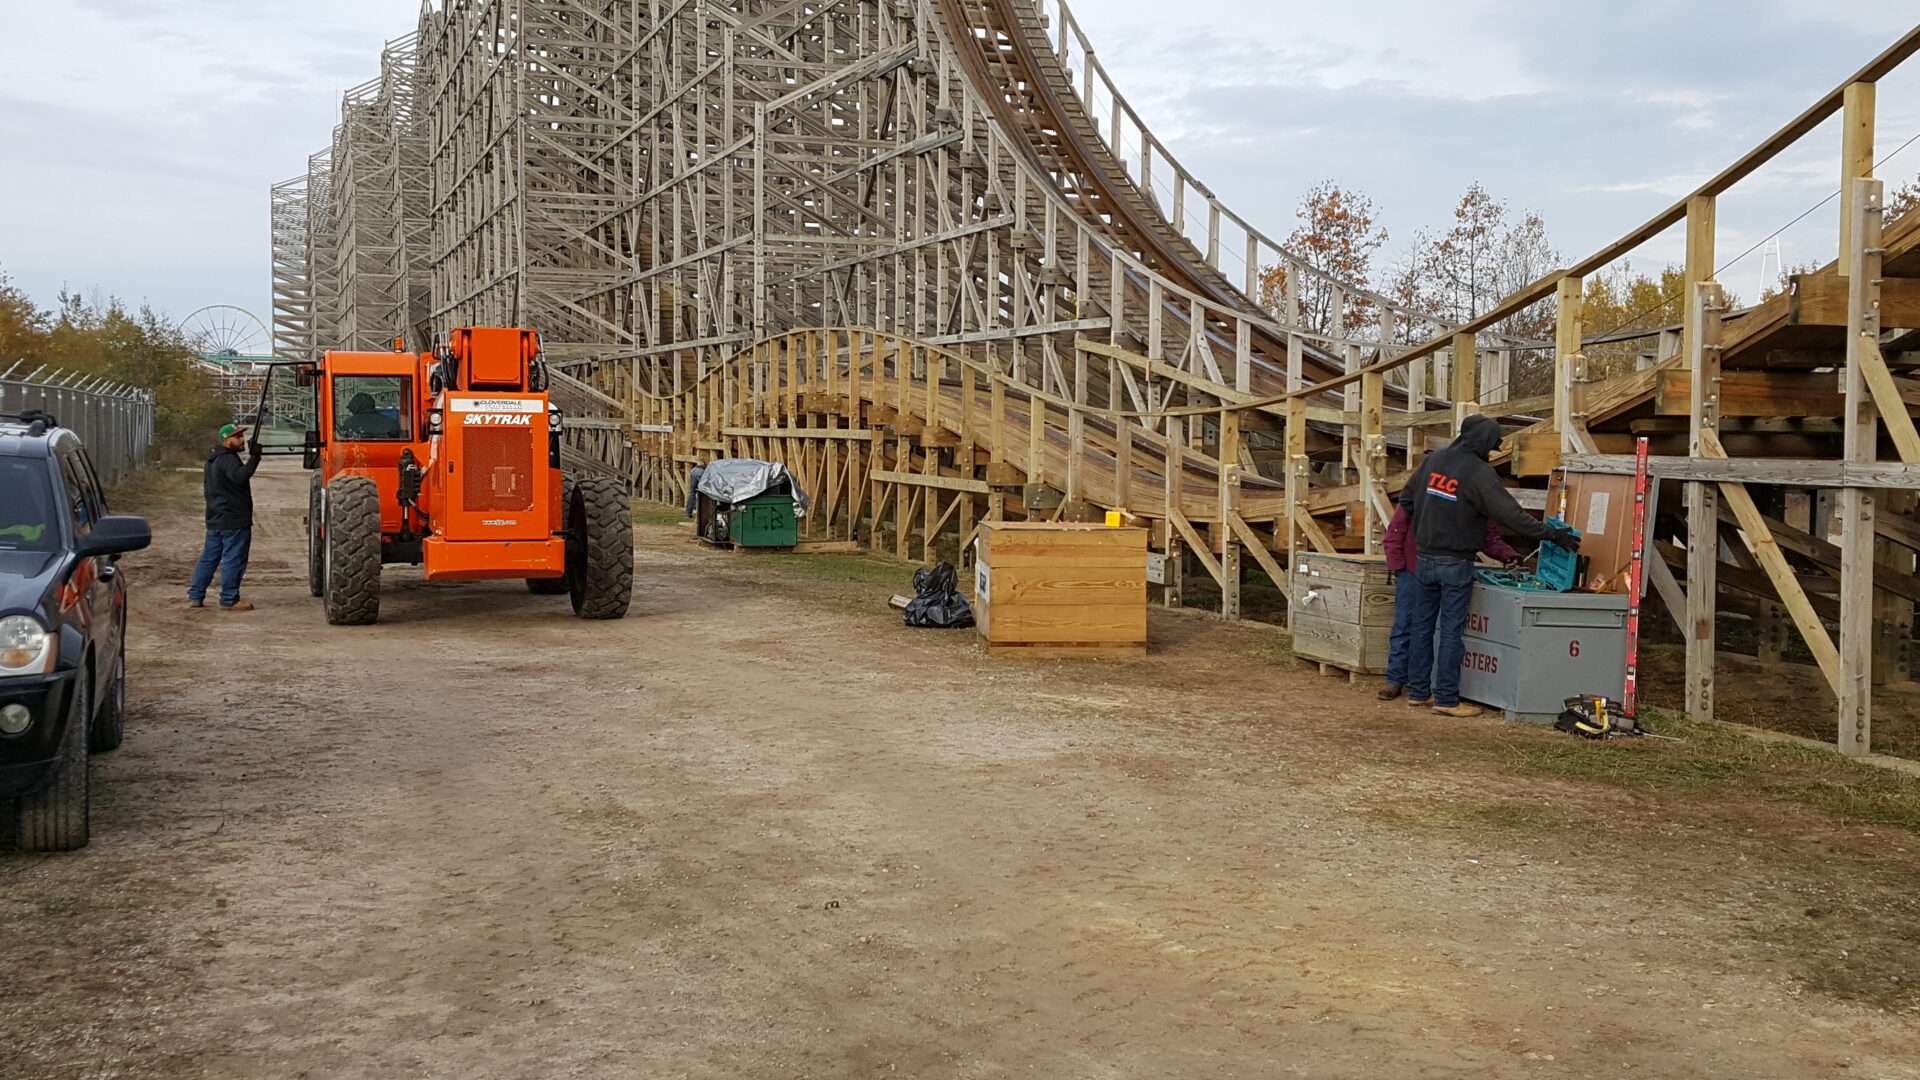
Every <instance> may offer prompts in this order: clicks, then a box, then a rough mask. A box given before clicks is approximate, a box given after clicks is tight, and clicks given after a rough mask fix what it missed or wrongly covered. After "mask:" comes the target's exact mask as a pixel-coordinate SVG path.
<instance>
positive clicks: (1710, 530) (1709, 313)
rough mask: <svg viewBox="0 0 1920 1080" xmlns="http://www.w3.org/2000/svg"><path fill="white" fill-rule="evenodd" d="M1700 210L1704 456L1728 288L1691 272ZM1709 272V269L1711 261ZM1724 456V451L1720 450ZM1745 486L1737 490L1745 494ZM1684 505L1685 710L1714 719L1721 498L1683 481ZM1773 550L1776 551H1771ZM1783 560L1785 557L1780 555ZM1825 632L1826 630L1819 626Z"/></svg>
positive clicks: (1696, 288) (1693, 338)
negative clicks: (1697, 264) (1697, 251)
mask: <svg viewBox="0 0 1920 1080" xmlns="http://www.w3.org/2000/svg"><path fill="white" fill-rule="evenodd" d="M1702 213H1703V214H1704V215H1705V216H1706V218H1707V220H1708V222H1709V224H1708V231H1707V233H1706V236H1705V238H1704V241H1703V240H1702V239H1701V238H1699V237H1696V236H1695V230H1694V227H1693V223H1694V216H1693V214H1692V213H1689V216H1688V229H1687V240H1688V244H1687V248H1688V268H1689V277H1688V297H1687V326H1688V334H1687V338H1686V340H1687V343H1688V347H1689V352H1688V354H1687V361H1686V362H1687V367H1688V368H1689V370H1690V371H1691V374H1692V376H1693V393H1692V395H1691V398H1690V407H1691V408H1690V416H1691V424H1690V427H1691V430H1690V432H1689V436H1688V442H1689V449H1690V450H1692V452H1693V453H1694V455H1695V456H1706V455H1707V453H1708V450H1707V447H1708V446H1709V445H1713V446H1718V442H1717V441H1716V440H1715V439H1714V435H1715V432H1716V429H1717V428H1718V427H1719V423H1720V420H1719V412H1718V406H1717V404H1716V400H1715V394H1716V392H1717V388H1718V386H1719V384H1720V379H1719V375H1720V337H1721V316H1722V315H1723V314H1725V311H1726V292H1725V290H1723V289H1722V288H1721V287H1720V286H1719V285H1718V284H1717V283H1715V282H1713V281H1710V280H1704V279H1698V278H1694V277H1692V276H1691V275H1692V269H1693V256H1694V247H1695V245H1696V244H1698V243H1701V242H1704V243H1706V244H1708V245H1711V244H1712V240H1713V237H1712V233H1711V216H1712V203H1711V200H1707V203H1706V206H1705V208H1704V210H1703V211H1702ZM1708 273H1709V274H1711V273H1712V268H1711V266H1709V267H1708ZM1719 456H1722V457H1724V456H1725V454H1724V453H1722V454H1721V455H1719ZM1745 493H1746V492H1745V489H1742V490H1741V494H1742V495H1745ZM1686 509H1687V619H1686V629H1685V631H1684V635H1683V636H1684V638H1685V642H1686V663H1687V674H1686V710H1687V715H1688V716H1689V717H1691V718H1692V719H1695V720H1711V719H1713V684H1714V663H1715V660H1716V648H1715V647H1716V642H1717V634H1716V630H1715V614H1716V613H1715V610H1714V600H1715V598H1716V596H1717V594H1718V592H1719V588H1718V584H1717V582H1716V581H1715V580H1714V575H1715V574H1716V573H1717V572H1718V571H1719V567H1720V526H1719V518H1720V497H1719V493H1718V492H1716V491H1715V490H1714V487H1713V486H1712V485H1711V484H1704V483H1698V482H1694V483H1689V484H1688V485H1687V486H1686ZM1775 554H1776V555H1777V554H1778V552H1775ZM1782 562H1783V563H1784V559H1783V560H1782ZM1823 632H1824V631H1823Z"/></svg>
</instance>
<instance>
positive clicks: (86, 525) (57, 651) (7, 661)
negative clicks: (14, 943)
mask: <svg viewBox="0 0 1920 1080" xmlns="http://www.w3.org/2000/svg"><path fill="white" fill-rule="evenodd" d="M150 540H151V535H150V533H149V532H148V529H147V521H146V519H145V518H138V517H113V516H110V515H108V513H107V501H106V497H105V496H104V495H103V494H102V493H101V490H100V483H99V481H98V479H96V478H95V476H94V471H93V464H92V462H90V461H89V460H88V459H87V451H86V448H85V447H83V446H81V445H80V439H79V437H78V436H76V435H75V434H74V433H73V432H71V431H68V430H66V429H65V428H62V427H61V426H60V425H59V424H58V422H57V421H55V420H54V418H53V417H51V416H48V415H47V414H45V413H38V412H27V413H19V414H0V848H4V847H8V846H17V847H22V848H26V849H28V850H31V851H71V850H73V849H74V848H79V847H85V846H86V843H87V815H88V809H89V806H88V794H87V793H88V782H87V753H88V751H89V750H112V749H113V748H114V747H117V746H119V745H120V734H121V723H122V711H123V708H124V706H125V703H126V694H127V680H126V673H127V668H126V664H127V661H126V653H125V644H126V629H127V585H126V581H125V580H124V576H123V575H122V574H121V573H120V570H119V568H118V567H117V566H115V565H114V564H115V563H116V562H118V561H119V558H120V555H121V554H122V553H123V552H128V551H137V550H139V549H140V548H143V547H146V546H147V544H148V543H149V542H150Z"/></svg>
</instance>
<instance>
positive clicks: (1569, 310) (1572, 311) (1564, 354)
mask: <svg viewBox="0 0 1920 1080" xmlns="http://www.w3.org/2000/svg"><path fill="white" fill-rule="evenodd" d="M1583 285H1584V283H1583V282H1582V280H1581V279H1580V278H1578V277H1574V276H1571V275H1569V276H1567V277H1563V278H1561V279H1560V283H1559V285H1558V286H1556V287H1555V290H1554V331H1553V343H1554V344H1553V378H1552V385H1553V426H1554V430H1556V431H1558V432H1559V433H1560V452H1561V453H1563V454H1575V453H1579V452H1581V451H1583V450H1591V449H1593V446H1592V442H1593V440H1592V439H1591V438H1590V437H1587V435H1586V430H1587V426H1586V412H1585V406H1586V401H1585V396H1584V391H1585V389H1586V381H1587V357H1586V354H1584V353H1582V352H1581V351H1580V338H1581V329H1582V325H1581V309H1582V306H1583V302H1584V301H1585V299H1586V293H1585V292H1584V291H1583Z"/></svg>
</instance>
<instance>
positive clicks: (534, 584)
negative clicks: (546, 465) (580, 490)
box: [527, 476, 573, 596]
mask: <svg viewBox="0 0 1920 1080" xmlns="http://www.w3.org/2000/svg"><path fill="white" fill-rule="evenodd" d="M572 513H573V478H572V477H570V476H563V477H561V478H560V528H561V531H562V532H565V531H566V522H567V519H568V517H569V516H570V515H571V514H572ZM527 591H528V592H530V593H532V594H533V595H535V596H564V595H566V593H567V592H568V591H569V590H568V589H567V579H566V576H565V575H564V574H563V575H561V576H560V577H530V578H528V579H527Z"/></svg>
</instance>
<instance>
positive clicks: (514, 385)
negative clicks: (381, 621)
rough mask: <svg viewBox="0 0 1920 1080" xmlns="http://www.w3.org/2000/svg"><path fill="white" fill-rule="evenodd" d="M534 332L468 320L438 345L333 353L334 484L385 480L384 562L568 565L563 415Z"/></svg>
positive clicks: (509, 567) (544, 574)
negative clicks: (540, 376)
mask: <svg viewBox="0 0 1920 1080" xmlns="http://www.w3.org/2000/svg"><path fill="white" fill-rule="evenodd" d="M539 352H540V345H539V339H538V337H537V335H536V334H535V333H534V332H533V331H532V330H522V329H507V328H492V327H474V328H467V329H461V330H456V331H454V333H453V335H452V339H451V340H450V341H449V343H448V344H447V346H445V347H444V348H442V349H441V350H440V351H439V352H438V353H406V352H392V353H364V352H330V353H327V354H326V358H325V360H324V361H323V362H322V364H321V367H320V370H319V372H318V373H317V375H316V386H317V395H316V396H317V398H318V406H319V408H318V419H319V424H318V426H319V429H320V431H321V432H322V435H321V438H320V446H319V448H318V454H317V457H318V461H317V464H318V467H319V468H321V469H322V470H324V475H323V477H322V482H323V483H326V482H331V481H332V480H333V479H334V478H335V477H338V476H356V475H357V476H365V477H369V478H371V479H372V480H373V481H374V483H375V484H376V485H377V486H378V487H379V490H380V531H381V541H382V543H381V549H382V561H384V562H417V563H419V564H421V566H422V569H423V571H424V572H425V574H426V577H427V578H428V580H433V581H446V580H476V579H489V578H558V577H561V576H562V575H563V574H564V572H565V569H566V543H565V541H564V540H563V539H562V537H561V535H560V534H561V533H562V531H563V521H562V508H561V494H560V492H561V483H560V468H559V461H558V445H559V443H558V430H557V426H558V423H559V416H558V414H557V413H556V412H554V411H553V409H552V406H551V403H550V402H549V400H548V397H547V394H546V392H545V390H544V388H542V389H533V386H534V385H535V382H536V380H535V377H534V371H535V364H534V361H535V360H536V359H537V358H538V356H539Z"/></svg>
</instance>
